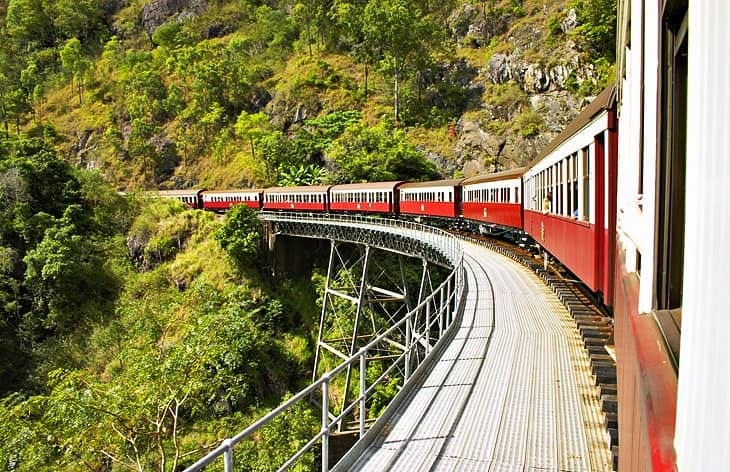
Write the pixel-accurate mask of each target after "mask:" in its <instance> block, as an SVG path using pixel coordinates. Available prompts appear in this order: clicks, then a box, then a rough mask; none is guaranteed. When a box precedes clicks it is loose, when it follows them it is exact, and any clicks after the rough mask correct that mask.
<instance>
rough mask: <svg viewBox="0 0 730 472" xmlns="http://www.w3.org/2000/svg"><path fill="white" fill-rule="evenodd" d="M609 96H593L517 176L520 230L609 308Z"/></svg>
mask: <svg viewBox="0 0 730 472" xmlns="http://www.w3.org/2000/svg"><path fill="white" fill-rule="evenodd" d="M614 97H615V94H614V90H613V88H609V89H606V90H605V91H604V92H602V93H601V94H600V95H599V96H598V97H596V99H595V100H594V101H593V102H592V103H591V104H590V105H588V106H587V107H586V108H585V109H584V110H583V111H582V112H581V113H580V114H579V115H578V116H577V117H576V118H575V120H573V121H572V122H571V123H570V124H569V125H568V126H567V127H566V128H565V130H564V131H563V132H562V133H561V134H560V135H559V136H558V137H556V138H555V139H554V140H553V141H552V142H551V143H550V144H549V145H548V146H547V147H546V148H545V150H543V152H542V153H540V154H539V155H538V156H537V158H536V159H535V160H534V161H533V162H531V163H530V165H529V166H528V167H527V171H526V172H525V174H524V176H523V185H524V229H525V231H526V232H527V233H528V234H530V236H532V238H533V239H534V240H535V241H537V243H538V244H540V245H541V246H542V247H543V248H545V250H547V251H548V252H549V253H550V254H552V255H553V256H555V257H556V258H557V259H559V260H560V262H561V263H562V264H563V265H564V266H565V267H567V268H568V269H570V270H571V271H572V272H573V273H574V274H575V275H576V276H577V277H578V278H580V279H581V280H582V281H583V282H585V284H586V285H587V286H588V287H590V288H591V289H592V290H593V291H595V292H597V293H599V294H601V295H602V296H603V298H604V301H605V302H606V304H609V305H610V304H611V297H612V289H613V281H612V278H611V276H610V274H611V270H610V269H611V268H612V266H613V251H612V250H611V249H610V248H611V247H612V246H613V245H612V244H610V241H611V238H610V237H609V235H612V234H613V233H614V231H615V221H616V217H615V200H614V199H613V198H612V197H611V196H610V195H613V192H615V166H616V160H617V155H616V147H617V146H616V144H617V142H616V140H617V129H616V117H615V111H614V101H615V100H614ZM609 191H611V192H612V193H609Z"/></svg>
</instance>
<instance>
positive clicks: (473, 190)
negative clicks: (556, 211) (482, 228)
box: [461, 167, 525, 229]
mask: <svg viewBox="0 0 730 472" xmlns="http://www.w3.org/2000/svg"><path fill="white" fill-rule="evenodd" d="M524 172H525V168H524V167H520V168H517V169H510V170H506V171H503V172H497V173H495V174H483V175H477V176H474V177H470V178H468V179H465V180H464V181H463V182H462V183H461V198H462V203H461V215H462V216H463V217H464V218H467V219H469V220H473V221H480V222H485V223H491V224H496V225H501V226H509V227H512V228H519V229H522V226H523V221H522V219H523V216H522V215H523V214H522V174H523V173H524Z"/></svg>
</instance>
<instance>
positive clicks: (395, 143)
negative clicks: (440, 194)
mask: <svg viewBox="0 0 730 472" xmlns="http://www.w3.org/2000/svg"><path fill="white" fill-rule="evenodd" d="M327 155H328V157H329V158H330V159H331V160H332V161H333V162H334V163H335V166H336V170H335V172H334V174H333V181H334V182H337V183H346V182H373V181H389V180H427V179H435V178H438V173H437V172H436V166H435V165H434V163H433V162H431V161H429V160H427V159H426V158H425V157H424V156H423V153H421V152H420V151H419V150H418V149H416V147H415V146H413V145H412V144H411V143H409V142H408V139H407V137H406V135H405V133H404V132H403V131H401V130H398V129H395V128H394V127H393V126H392V124H390V122H389V121H388V120H382V121H381V122H380V123H379V124H378V125H377V126H374V127H372V128H368V127H366V126H365V125H363V124H362V123H356V124H353V125H351V126H350V127H349V128H348V129H347V130H346V131H345V132H344V133H343V134H342V136H340V137H339V138H338V139H337V140H335V142H334V143H333V144H332V146H330V148H329V151H328V153H327Z"/></svg>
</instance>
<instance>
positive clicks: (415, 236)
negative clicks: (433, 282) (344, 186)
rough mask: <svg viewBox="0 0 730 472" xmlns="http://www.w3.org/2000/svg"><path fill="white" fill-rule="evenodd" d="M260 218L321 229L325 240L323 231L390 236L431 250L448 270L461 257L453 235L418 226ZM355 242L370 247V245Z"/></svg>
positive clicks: (322, 216) (301, 216)
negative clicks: (335, 229)
mask: <svg viewBox="0 0 730 472" xmlns="http://www.w3.org/2000/svg"><path fill="white" fill-rule="evenodd" d="M260 217H261V219H263V220H264V221H270V222H276V223H301V224H306V225H316V226H318V227H320V228H323V229H322V231H321V233H320V235H321V236H322V237H328V234H327V229H326V228H327V227H331V228H338V229H347V230H349V231H351V232H352V233H356V232H357V231H364V232H365V233H364V236H365V237H370V236H371V233H370V232H369V231H379V232H383V233H388V234H390V235H394V236H398V237H403V238H406V239H408V240H409V241H411V242H412V243H413V244H414V247H416V246H417V245H422V246H428V247H430V248H433V249H435V250H436V251H437V252H439V253H440V254H441V255H442V256H443V257H444V258H446V260H447V261H448V262H449V265H450V266H451V267H455V266H456V265H457V264H458V263H459V260H460V259H461V254H462V249H461V243H460V241H459V240H458V239H457V238H456V237H454V235H452V234H451V233H447V232H446V231H443V230H441V229H439V228H434V227H433V226H428V225H425V224H421V223H415V222H410V221H403V220H394V219H389V218H381V217H373V216H361V215H338V214H327V213H302V212H299V213H297V212H272V211H262V212H261V213H260ZM336 235H338V236H345V237H347V235H346V234H344V233H343V232H341V231H336ZM359 242H370V243H372V241H359ZM374 245H377V246H380V247H383V248H385V249H393V248H391V247H388V246H387V245H386V244H374ZM419 255H420V254H419ZM434 262H438V261H434Z"/></svg>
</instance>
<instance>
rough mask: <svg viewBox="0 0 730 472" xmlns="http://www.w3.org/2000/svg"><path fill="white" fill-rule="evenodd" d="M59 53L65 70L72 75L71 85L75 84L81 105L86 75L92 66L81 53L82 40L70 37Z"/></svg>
mask: <svg viewBox="0 0 730 472" xmlns="http://www.w3.org/2000/svg"><path fill="white" fill-rule="evenodd" d="M58 55H59V57H60V58H61V67H62V68H63V71H64V72H65V73H66V74H67V75H68V76H70V77H71V87H72V88H74V85H75V88H76V93H77V95H78V97H79V105H81V102H82V100H83V94H84V77H85V75H86V72H87V71H88V70H89V68H90V66H91V63H90V62H89V61H88V60H87V59H86V58H84V56H83V54H82V53H81V41H79V40H78V39H77V38H71V39H69V40H68V41H66V44H64V45H63V47H62V48H61V50H60V51H59V52H58Z"/></svg>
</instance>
